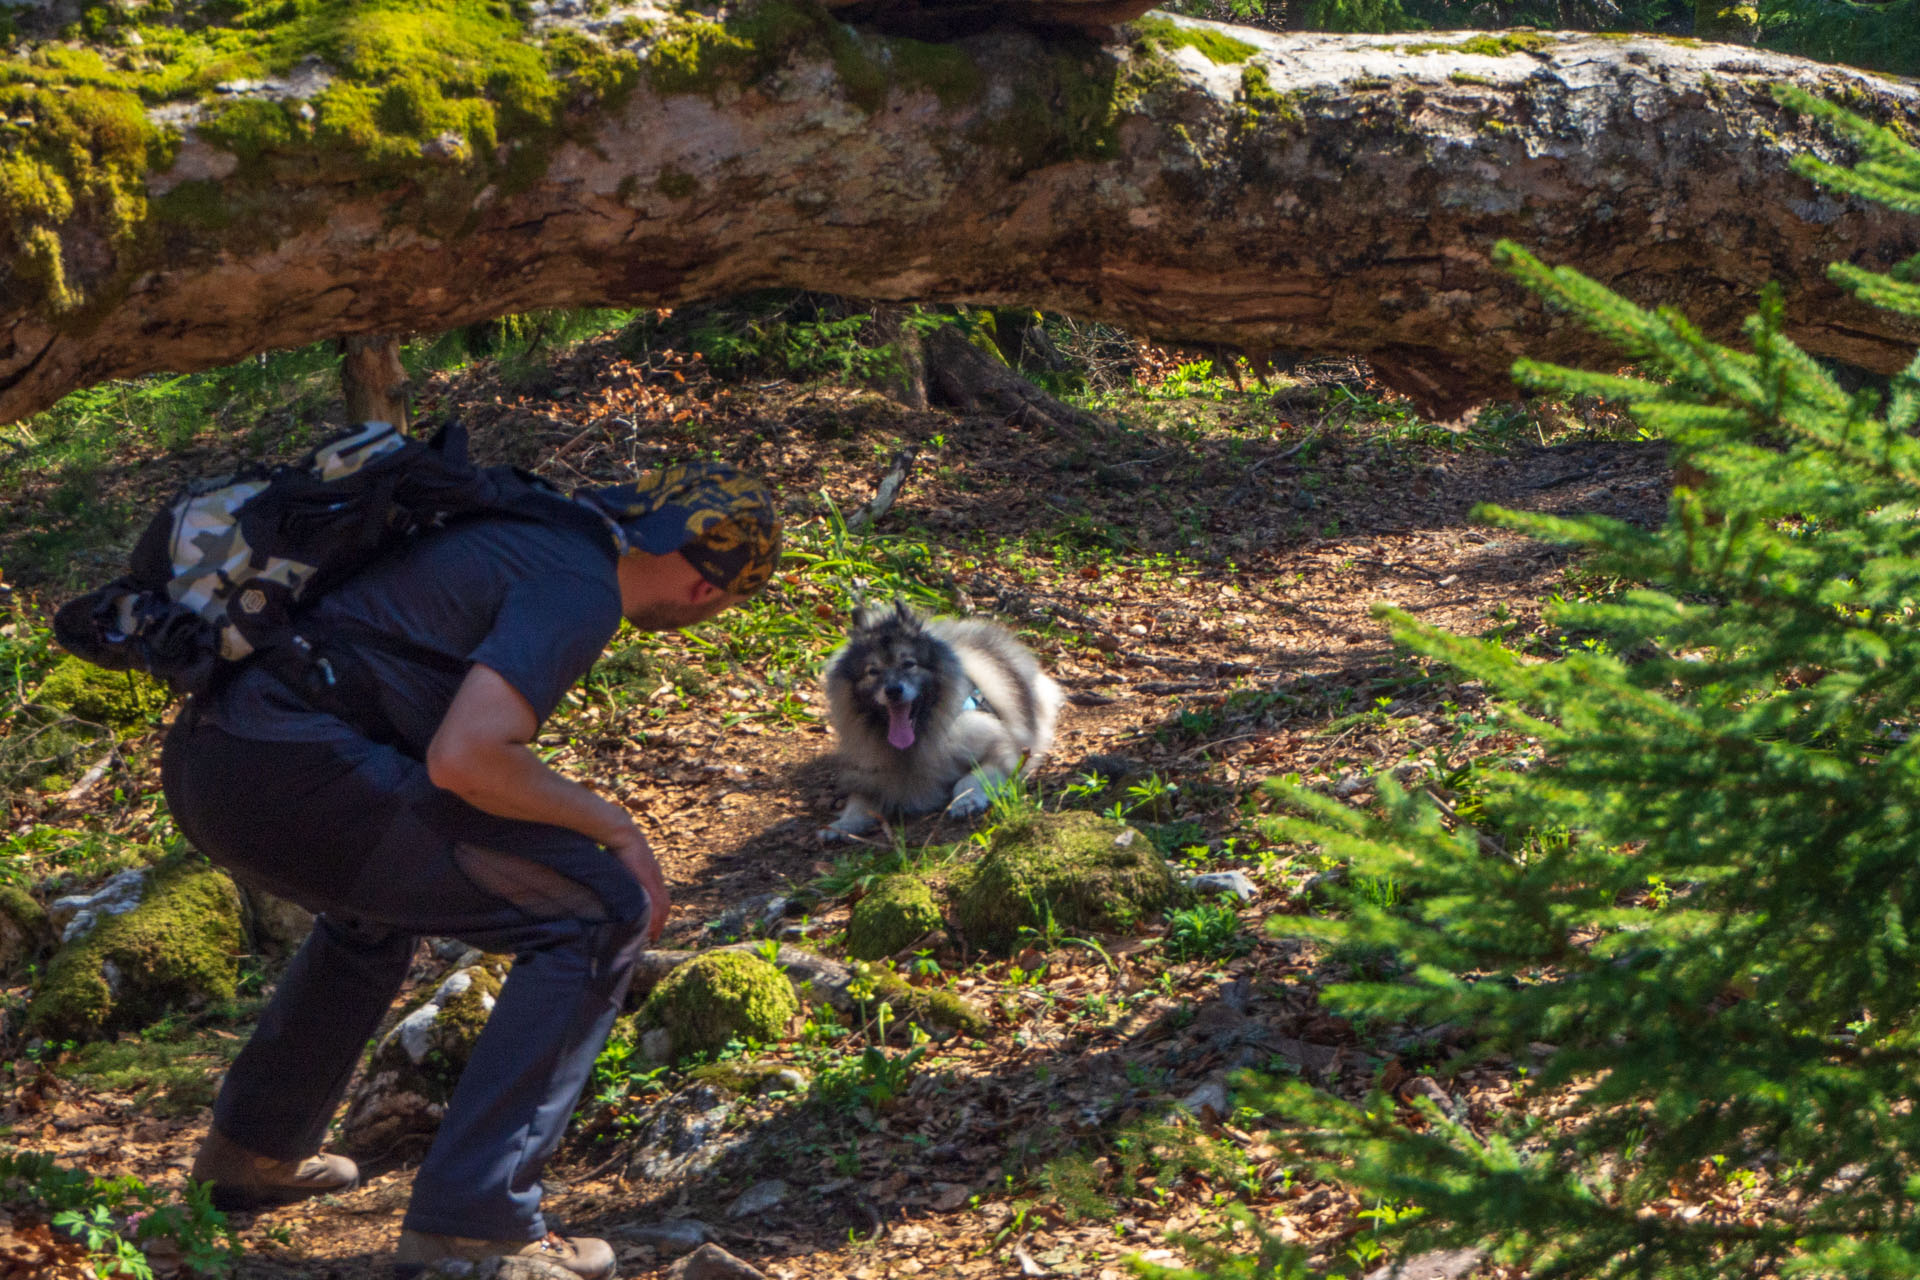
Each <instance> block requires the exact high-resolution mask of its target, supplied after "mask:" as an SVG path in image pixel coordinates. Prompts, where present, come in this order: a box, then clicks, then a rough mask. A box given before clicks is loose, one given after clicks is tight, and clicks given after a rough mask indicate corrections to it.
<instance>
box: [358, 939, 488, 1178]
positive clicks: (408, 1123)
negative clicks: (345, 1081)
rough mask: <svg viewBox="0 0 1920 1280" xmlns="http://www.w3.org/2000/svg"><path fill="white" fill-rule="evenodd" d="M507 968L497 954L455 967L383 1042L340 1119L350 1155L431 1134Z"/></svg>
mask: <svg viewBox="0 0 1920 1280" xmlns="http://www.w3.org/2000/svg"><path fill="white" fill-rule="evenodd" d="M508 965H509V962H508V961H507V960H506V958H505V957H500V956H492V957H483V958H482V960H481V962H480V963H477V964H469V965H466V966H464V967H462V968H458V969H455V970H454V971H453V972H452V973H449V974H448V975H447V976H446V977H445V978H443V979H441V980H440V983H439V985H438V986H436V987H435V988H434V989H433V992H432V994H430V995H429V996H428V997H427V999H426V1000H424V1001H422V1002H421V1003H420V1004H418V1005H416V1006H415V1007H414V1008H413V1009H411V1010H409V1011H408V1012H407V1014H406V1016H404V1017H403V1018H401V1019H400V1021H399V1022H398V1023H396V1024H395V1025H394V1027H393V1029H392V1030H390V1031H388V1032H387V1034H386V1035H385V1036H383V1037H381V1039H380V1043H379V1044H378V1045H377V1046H376V1047H375V1048H374V1051H373V1058H372V1060H371V1061H370V1062H369V1064H368V1069H367V1075H366V1079H365V1080H364V1081H363V1082H362V1083H361V1085H360V1086H359V1088H357V1089H356V1090H355V1091H354V1094H353V1097H352V1098H351V1100H350V1101H349V1103H348V1106H347V1114H346V1118H345V1119H344V1120H343V1121H342V1122H341V1126H340V1133H341V1139H342V1141H343V1142H344V1143H345V1145H346V1146H347V1148H348V1149H349V1150H352V1151H359V1152H387V1151H392V1150H394V1149H396V1148H398V1147H401V1146H406V1145H409V1144H413V1143H417V1142H421V1141H423V1140H424V1139H426V1138H429V1137H431V1135H432V1133H433V1132H434V1130H435V1129H437V1128H438V1127H439V1125H440V1117H441V1115H442V1114H443V1113H444V1111H445V1108H446V1103H447V1100H448V1099H449V1098H451V1097H452V1096H453V1088H454V1085H455V1084H457V1083H458V1082H459V1079H460V1071H461V1069H462V1068H464V1067H465V1066H466V1065H467V1059H468V1057H469V1056H471V1055H472V1053H473V1046H474V1042H475V1041H477V1040H478V1039H479V1038H480V1031H481V1029H482V1028H483V1027H485V1026H486V1025H487V1017H488V1015H489V1014H491V1013H492V1012H493V1003H494V1000H495V999H496V998H497V997H498V996H499V994H500V986H501V983H502V981H503V980H504V978H505V976H506V972H507V968H508Z"/></svg>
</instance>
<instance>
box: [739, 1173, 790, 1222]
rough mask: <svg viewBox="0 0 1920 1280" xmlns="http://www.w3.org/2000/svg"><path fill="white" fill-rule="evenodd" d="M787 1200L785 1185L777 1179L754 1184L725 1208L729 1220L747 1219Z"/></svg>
mask: <svg viewBox="0 0 1920 1280" xmlns="http://www.w3.org/2000/svg"><path fill="white" fill-rule="evenodd" d="M786 1198H787V1184H786V1183H784V1182H782V1181H780V1180H779V1179H778V1178H772V1179H769V1180H768V1181H766V1182H756V1183H754V1184H753V1185H752V1186H750V1187H748V1188H747V1189H746V1190H745V1191H742V1192H741V1193H740V1195H739V1197H738V1198H737V1199H736V1200H734V1202H733V1203H732V1204H730V1205H728V1206H727V1216H728V1217H729V1218H748V1217H752V1216H753V1215H754V1214H756V1213H765V1212H766V1211H767V1210H769V1209H771V1208H773V1207H774V1206H775V1205H777V1204H779V1203H780V1202H781V1201H782V1200H785V1199H786Z"/></svg>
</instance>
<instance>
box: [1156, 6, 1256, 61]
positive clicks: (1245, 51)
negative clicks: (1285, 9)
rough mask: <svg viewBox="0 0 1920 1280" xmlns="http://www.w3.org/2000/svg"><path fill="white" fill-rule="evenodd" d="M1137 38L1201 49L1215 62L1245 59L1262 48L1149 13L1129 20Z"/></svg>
mask: <svg viewBox="0 0 1920 1280" xmlns="http://www.w3.org/2000/svg"><path fill="white" fill-rule="evenodd" d="M1128 26H1129V28H1130V29H1131V30H1132V32H1133V36H1134V39H1135V40H1137V41H1140V42H1142V43H1145V44H1150V45H1153V46H1155V47H1157V48H1160V49H1166V50H1172V49H1198V50H1199V51H1200V52H1201V53H1203V54H1205V55H1206V58H1207V61H1209V62H1211V63H1213V64H1214V65H1215V66H1228V65H1231V64H1233V63H1239V62H1245V61H1246V60H1247V59H1249V58H1251V57H1253V56H1254V55H1255V54H1257V53H1259V52H1260V49H1259V47H1258V46H1257V45H1251V44H1248V43H1247V42H1246V41H1245V40H1236V39H1234V38H1233V37H1232V36H1229V35H1223V34H1222V33H1220V32H1218V31H1213V30H1209V29H1207V28H1202V27H1184V26H1181V25H1180V24H1179V23H1177V22H1175V21H1174V20H1173V19H1171V18H1165V17H1161V16H1160V15H1158V14H1149V15H1148V16H1146V17H1144V18H1135V19H1134V20H1133V21H1132V22H1131V23H1129V24H1128Z"/></svg>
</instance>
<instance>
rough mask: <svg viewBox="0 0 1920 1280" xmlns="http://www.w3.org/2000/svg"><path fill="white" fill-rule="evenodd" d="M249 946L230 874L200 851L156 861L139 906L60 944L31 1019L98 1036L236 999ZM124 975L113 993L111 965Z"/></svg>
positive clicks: (34, 1025) (52, 1033)
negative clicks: (108, 972) (211, 863)
mask: <svg viewBox="0 0 1920 1280" xmlns="http://www.w3.org/2000/svg"><path fill="white" fill-rule="evenodd" d="M244 949H245V937H244V934H243V933H242V931H241V927H240V895H239V893H238V892H237V891H236V890H235V889H234V887H233V881H231V880H229V879H227V877H226V876H225V875H224V874H222V873H221V872H219V871H216V870H215V869H214V868H212V867H210V866H208V865H206V863H204V862H202V861H201V860H200V859H199V858H198V857H194V856H188V857H181V858H175V859H173V860H171V861H169V862H165V863H162V864H160V865H159V866H156V867H155V868H154V870H153V879H152V882H151V883H150V884H149V885H148V887H147V893H146V896H145V897H144V898H143V899H142V900H141V902H140V905H139V906H137V907H135V908H134V909H133V910H132V911H129V912H127V913H126V914H125V915H118V916H114V915H109V916H103V917H102V918H101V919H100V922H99V923H98V924H96V925H95V926H94V929H93V932H92V933H90V934H88V935H87V936H86V937H84V938H81V939H79V940H77V941H75V942H72V943H69V944H67V945H66V946H64V947H62V948H61V949H60V951H59V952H58V953H56V954H55V955H54V958H53V961H52V963H50V964H49V965H48V966H47V972H46V976H45V977H44V978H43V979H42V981H41V982H40V984H39V986H38V987H37V988H36V989H35V991H34V995H33V1003H32V1004H31V1005H30V1006H29V1007H28V1010H27V1027H28V1029H29V1030H30V1031H32V1032H33V1033H35V1034H37V1035H45V1036H48V1037H50V1038H53V1039H94V1038H96V1037H98V1036H100V1035H103V1034H105V1033H107V1032H110V1031H122V1030H130V1029H134V1028H138V1027H142V1026H145V1025H146V1024H148V1023H150V1022H152V1021H154V1020H155V1019H157V1018H159V1017H161V1016H162V1015H163V1014H166V1013H168V1012H171V1011H175V1010H179V1009H182V1008H191V1007H194V1006H196V1005H200V1004H204V1003H206V1002H208V1001H213V1000H230V999H232V998H233V993H234V982H235V979H236V977H237V975H238V964H237V957H238V956H239V954H240V953H241V951H242V950H244ZM107 965H111V966H112V968H113V970H114V972H116V973H118V975H119V982H120V990H119V992H118V993H117V994H116V993H115V992H114V991H113V990H112V989H111V988H110V987H109V985H108V981H107V976H106V974H105V971H104V966H107Z"/></svg>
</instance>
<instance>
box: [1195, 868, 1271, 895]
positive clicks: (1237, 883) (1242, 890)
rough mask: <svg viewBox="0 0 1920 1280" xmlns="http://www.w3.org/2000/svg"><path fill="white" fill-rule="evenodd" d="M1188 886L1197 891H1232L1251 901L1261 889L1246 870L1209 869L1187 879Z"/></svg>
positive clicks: (1231, 892) (1233, 893)
mask: <svg viewBox="0 0 1920 1280" xmlns="http://www.w3.org/2000/svg"><path fill="white" fill-rule="evenodd" d="M1187 888H1189V889H1191V890H1193V891H1194V892H1195V893H1230V894H1232V895H1233V896H1234V897H1236V898H1238V899H1240V901H1242V902H1251V901H1253V899H1255V898H1257V897H1259V896H1260V890H1259V888H1258V887H1256V886H1255V885H1254V883H1253V881H1252V880H1250V879H1248V878H1247V874H1246V872H1244V871H1209V872H1207V873H1206V874H1204V875H1197V876H1194V877H1192V878H1191V879H1189V880H1188V881H1187Z"/></svg>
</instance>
